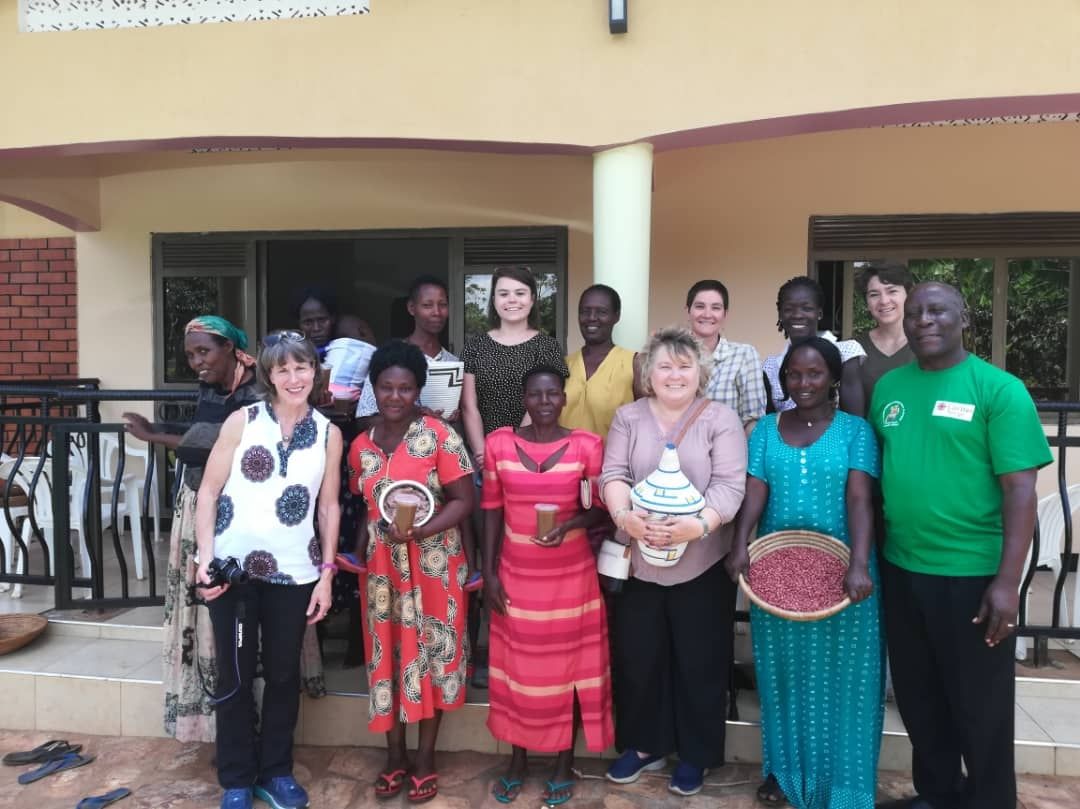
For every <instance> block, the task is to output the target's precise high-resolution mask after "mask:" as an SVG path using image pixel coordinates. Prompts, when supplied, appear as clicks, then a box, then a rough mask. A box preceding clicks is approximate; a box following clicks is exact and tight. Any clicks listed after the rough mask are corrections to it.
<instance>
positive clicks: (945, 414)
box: [933, 399, 975, 421]
mask: <svg viewBox="0 0 1080 809" xmlns="http://www.w3.org/2000/svg"><path fill="white" fill-rule="evenodd" d="M933 414H934V415H935V416H940V417H941V418H945V419H956V420H957V421H971V418H972V416H974V415H975V405H973V404H963V403H961V402H946V401H944V400H943V399H938V401H937V402H936V403H935V404H934V412H933Z"/></svg>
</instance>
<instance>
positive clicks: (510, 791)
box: [491, 776, 524, 803]
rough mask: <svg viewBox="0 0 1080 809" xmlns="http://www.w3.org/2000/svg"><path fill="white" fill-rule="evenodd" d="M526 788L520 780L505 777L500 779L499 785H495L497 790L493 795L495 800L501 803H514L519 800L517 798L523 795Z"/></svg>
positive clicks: (494, 790) (493, 791)
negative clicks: (523, 789) (522, 791)
mask: <svg viewBox="0 0 1080 809" xmlns="http://www.w3.org/2000/svg"><path fill="white" fill-rule="evenodd" d="M522 786H524V782H523V781H521V780H520V779H518V778H507V777H505V776H503V777H502V778H500V779H499V783H498V784H496V785H495V789H493V790H492V793H491V794H493V795H494V796H495V800H497V801H498V802H499V803H513V802H514V801H516V800H517V796H518V795H520V794H521V788H522Z"/></svg>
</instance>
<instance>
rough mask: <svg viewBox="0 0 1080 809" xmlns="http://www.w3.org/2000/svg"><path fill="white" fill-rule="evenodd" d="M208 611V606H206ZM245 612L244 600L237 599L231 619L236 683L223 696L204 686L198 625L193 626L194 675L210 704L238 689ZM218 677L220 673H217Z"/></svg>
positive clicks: (227, 697) (228, 698)
mask: <svg viewBox="0 0 1080 809" xmlns="http://www.w3.org/2000/svg"><path fill="white" fill-rule="evenodd" d="M203 603H204V604H205V603H206V602H205V601H204V602H203ZM207 611H208V612H209V606H208V607H207ZM246 612H247V605H246V604H245V603H244V601H243V600H242V599H241V600H238V601H237V602H236V617H235V618H234V619H233V640H234V643H233V670H234V672H235V674H236V685H234V686H233V690H232V691H230V692H229V693H228V694H226V695H225V696H223V697H216V696H214V692H213V691H211V690H210V689H209V688H207V687H206V678H204V677H203V673H202V668H201V667H200V665H199V641H198V633H199V627H198V625H196V627H195V635H196V637H195V655H194V657H195V676H196V677H197V678H198V680H199V685H200V686H202V690H203V692H204V693H205V694H206V697H207V699H208V700H209V701H210V704H211V705H214V706H216V705H220V704H221V703H223V702H226V701H228V700H230V699H232V698H233V697H235V696H236V694H237V692H238V691H239V690H240V648H241V647H242V646H243V645H244V616H245V614H246ZM218 676H219V677H220V673H219V675H218Z"/></svg>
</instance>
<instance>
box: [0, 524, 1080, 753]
mask: <svg viewBox="0 0 1080 809" xmlns="http://www.w3.org/2000/svg"><path fill="white" fill-rule="evenodd" d="M166 556H167V542H165V541H161V542H158V543H156V544H155V557H156V559H157V562H158V564H157V578H158V582H159V588H160V587H162V586H163V583H164V572H165V565H166ZM1072 576H1075V574H1071V575H1070V581H1069V586H1068V587H1066V592H1067V593H1070V594H1071V592H1072V582H1071V577H1072ZM131 584H132V588H133V591H135V592H146V590H147V584H146V582H136V581H132V583H131ZM106 586H107V591H108V592H116V591H117V588H118V586H119V574H118V571H117V570H116V569H115V564H114V565H112V566H110V570H109V572H108V573H107V576H106ZM1051 586H1052V578H1051V576H1050V574H1049V573H1046V572H1040V573H1039V574H1038V575H1037V577H1036V580H1035V584H1034V586H1033V589H1032V598H1031V610H1032V619H1033V620H1036V621H1045V620H1047V619H1048V617H1049V592H1050V587H1051ZM52 604H53V593H52V590H51V589H50V588H45V587H30V586H28V587H25V588H24V592H23V597H22V598H21V599H12V598H11V597H10V594H9V593H0V613H3V612H41V611H44V610H47V609H49V608H50V607H51V606H52ZM1071 612H1072V605H1071V604H1070V613H1071ZM50 617H51V618H52V619H53V620H57V619H59V620H61V621H62V623H53V624H52V625H51V626H50V629H49V631H48V633H47V635H46V636H43V637H42V638H41V639H40V640H38V641H37V642H35V643H34V644H32V645H31V646H28V647H26V648H24V649H22V650H19V651H17V652H14V653H11V654H8V655H5V656H3V657H0V672H17V673H28V672H35V673H44V674H53V675H69V676H84V677H99V678H104V679H111V680H125V681H141V682H144V683H156V682H160V680H161V663H160V643H161V641H160V626H161V608H160V607H145V608H137V609H129V610H117V611H112V612H105V613H97V612H89V611H78V610H76V611H68V612H65V613H63V614H60V613H55V612H53V613H50ZM343 618H344V616H339V617H338V619H337V620H338V624H337V626H334V627H331V630H332V631H331V635H335V634H336V635H337V636H338V637H336V638H335V637H331V638H329V639H328V640H327V641H326V643H325V645H324V651H325V654H326V658H325V664H326V680H327V686H328V688H329V690H330V691H331V692H335V693H340V694H357V693H363V692H364V691H365V690H366V682H365V673H364V668H363V667H362V666H358V667H353V668H345V667H344V666H343V655H344V646H345V644H344V641H343V640H342V639H341V637H340V636H341V635H342V634H343V633H344V632H345V631H347V626H346V625H345V624H344V623H343V622H342V619H343ZM69 622H70V623H69ZM736 646H737V649H736V656H737V658H739V659H743V660H748V659H749V658H750V655H749V636H748V635H746V634H742V635H740V636H738V637H737V643H736ZM1052 647H1053V648H1054V649H1055V650H1056V651H1055V653H1054V654H1055V659H1056V661H1057V667H1056V668H1052V669H1041V670H1036V669H1033V668H1030V667H1028V666H1025V665H1023V664H1018V667H1017V675H1018V678H1019V679H1018V685H1017V705H1016V736H1017V739H1018V740H1021V741H1028V742H1041V743H1052V742H1056V743H1064V744H1068V745H1077V746H1078V748H1080V659H1078V658H1077V656H1076V655H1077V654H1078V653H1080V642H1077V643H1076V644H1062V643H1058V642H1054V643H1053V644H1052ZM1046 675H1050V676H1051V677H1054V678H1056V679H1057V681H1056V682H1055V681H1053V680H1047V679H1045V677H1046ZM1062 680H1067V681H1062ZM486 698H487V694H486V692H485V691H483V690H477V689H470V691H469V697H468V699H469V702H471V703H474V704H475V703H478V704H483V703H485V702H486ZM738 705H739V713H740V719H742V720H744V721H751V722H753V721H756V720H757V717H758V705H757V696H756V693H755V692H753V691H742V692H740V695H739V703H738ZM885 730H886V731H896V732H902V731H903V724H902V722H901V721H900V718H899V715H898V714H897V712H896V709H895V705H893V704H891V703H890V704H889V705H888V706H887V708H886V718H885ZM1077 757H1078V758H1080V749H1078V751H1077Z"/></svg>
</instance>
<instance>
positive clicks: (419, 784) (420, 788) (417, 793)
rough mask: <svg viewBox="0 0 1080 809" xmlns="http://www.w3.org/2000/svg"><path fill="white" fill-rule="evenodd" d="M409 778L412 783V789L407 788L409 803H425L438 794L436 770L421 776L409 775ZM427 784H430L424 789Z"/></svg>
mask: <svg viewBox="0 0 1080 809" xmlns="http://www.w3.org/2000/svg"><path fill="white" fill-rule="evenodd" d="M409 780H410V781H412V784H413V785H412V789H410V790H409V795H408V797H409V803H427V802H428V801H430V800H431V799H432V798H434V797H435V796H436V795H438V794H439V774H438V773H437V772H433V773H432V774H431V775H425V776H424V777H423V778H417V777H416V776H415V775H410V776H409ZM428 784H431V787H430V788H429V789H424V787H425V786H427V785H428Z"/></svg>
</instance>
